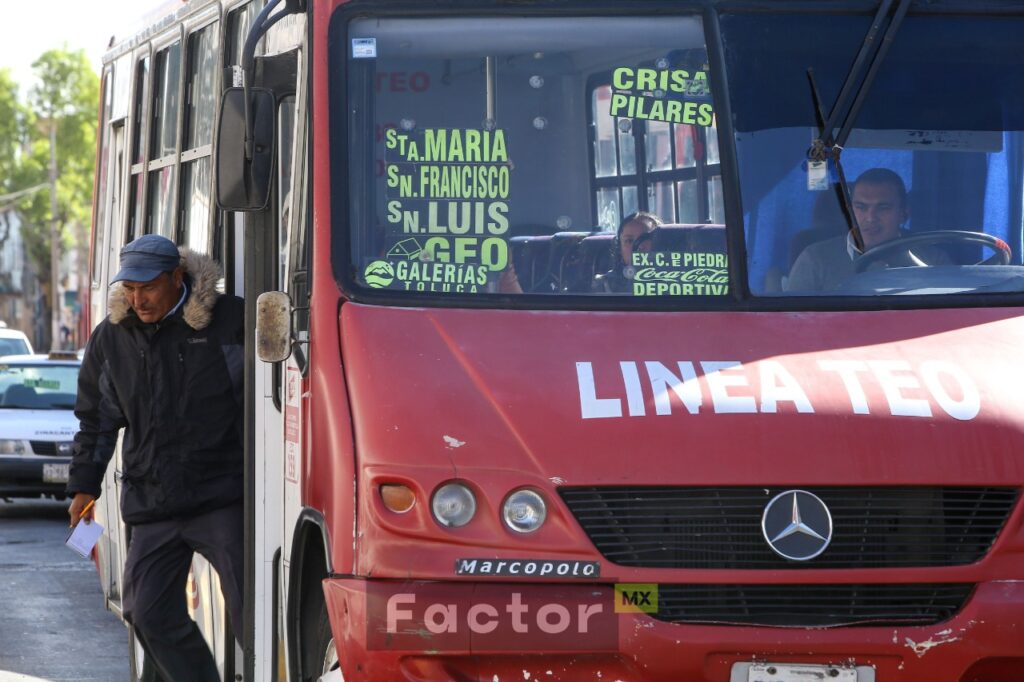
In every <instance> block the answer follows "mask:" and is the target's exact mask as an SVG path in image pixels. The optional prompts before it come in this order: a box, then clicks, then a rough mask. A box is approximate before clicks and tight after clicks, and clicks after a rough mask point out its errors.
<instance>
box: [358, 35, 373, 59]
mask: <svg viewBox="0 0 1024 682" xmlns="http://www.w3.org/2000/svg"><path fill="white" fill-rule="evenodd" d="M376 58H377V39H376V38H353V39H352V59H376Z"/></svg>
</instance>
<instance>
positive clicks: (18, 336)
mask: <svg viewBox="0 0 1024 682" xmlns="http://www.w3.org/2000/svg"><path fill="white" fill-rule="evenodd" d="M32 353H35V351H34V350H33V349H32V342H31V341H29V340H28V337H27V336H25V332H22V331H18V330H17V329H8V328H7V324H6V323H4V322H0V355H31V354H32Z"/></svg>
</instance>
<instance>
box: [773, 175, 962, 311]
mask: <svg viewBox="0 0 1024 682" xmlns="http://www.w3.org/2000/svg"><path fill="white" fill-rule="evenodd" d="M851 203H852V204H853V212H854V215H855V216H856V217H857V225H858V226H859V227H860V233H861V237H862V238H863V239H864V250H865V251H867V250H868V249H871V248H872V247H875V246H878V245H879V244H883V243H885V242H888V241H890V240H893V239H898V238H899V237H901V236H902V235H903V234H904V230H903V229H902V228H903V224H904V223H905V222H906V221H907V219H908V218H909V217H910V208H909V207H908V205H907V188H906V186H905V185H904V184H903V179H902V178H901V177H900V176H899V175H897V174H896V173H894V172H893V171H891V170H889V169H887V168H871V169H869V170H866V171H864V173H862V174H861V176H860V177H858V178H857V180H856V181H855V182H854V185H853V191H852V193H851ZM915 253H916V254H917V255H918V256H919V257H920V258H921V260H923V261H924V262H925V263H928V264H931V265H935V264H941V263H948V262H949V257H948V256H947V255H946V253H945V252H944V251H942V250H941V249H939V248H937V247H928V246H923V247H920V248H915ZM855 255H857V250H856V247H855V246H854V244H853V237H852V234H850V233H847V234H846V235H843V236H840V237H833V238H832V239H827V240H825V241H823V242H818V243H817V244H811V245H810V246H808V247H807V248H806V249H804V250H803V252H802V253H801V254H800V256H799V257H797V259H796V262H795V263H793V269H792V270H791V271H790V273H789V279H788V280H787V282H786V287H785V288H786V290H787V291H792V292H818V291H827V290H829V289H834V288H835V287H836V286H838V285H839V284H841V283H842V282H843V281H845V280H846V279H848V278H849V277H851V276H853V275H854V274H855V272H856V270H855V269H854V256H855Z"/></svg>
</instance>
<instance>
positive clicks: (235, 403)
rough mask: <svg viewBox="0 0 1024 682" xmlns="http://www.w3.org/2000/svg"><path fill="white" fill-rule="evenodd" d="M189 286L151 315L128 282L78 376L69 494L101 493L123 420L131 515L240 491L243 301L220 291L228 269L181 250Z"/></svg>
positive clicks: (140, 518) (221, 499)
mask: <svg viewBox="0 0 1024 682" xmlns="http://www.w3.org/2000/svg"><path fill="white" fill-rule="evenodd" d="M181 254H182V262H183V264H184V266H185V283H186V285H187V286H188V289H189V294H188V298H187V300H186V301H185V303H184V305H182V306H181V307H180V308H179V309H178V311H177V312H175V313H174V314H172V315H171V316H170V317H168V318H167V319H164V320H162V321H160V322H157V323H154V324H146V323H143V322H142V321H141V320H140V319H139V318H138V317H137V316H136V315H135V312H134V311H133V310H132V309H131V307H130V306H129V305H128V300H127V298H126V296H125V293H124V290H123V289H122V288H121V285H120V284H115V285H113V286H112V287H111V290H110V297H109V301H108V309H109V311H110V312H109V315H108V317H107V319H105V320H103V321H102V322H101V323H100V324H99V325H98V326H97V327H96V330H95V331H94V332H93V334H92V336H91V338H90V339H89V343H88V345H87V346H86V349H85V358H84V360H83V361H82V368H81V372H80V374H79V379H78V401H77V403H76V404H75V415H76V416H77V417H78V418H79V419H80V420H81V427H80V428H81V430H80V431H79V432H78V434H77V435H76V436H75V454H74V457H73V459H72V462H71V476H70V480H69V482H68V488H67V489H68V493H70V494H73V493H77V492H84V493H89V494H91V495H96V496H99V494H100V484H101V481H102V480H103V472H104V470H105V469H106V467H107V463H108V462H109V461H110V458H111V456H112V455H113V453H114V447H115V446H116V444H117V435H118V430H119V429H121V428H124V430H125V431H124V442H123V444H122V450H121V453H122V471H121V514H122V516H123V517H124V520H125V521H127V522H129V523H146V522H150V521H157V520H160V519H166V518H172V517H186V516H192V515H195V514H199V513H202V512H205V511H208V510H210V509H216V508H218V507H223V506H226V505H228V504H231V503H233V502H235V501H238V500H240V499H241V498H242V490H243V488H242V406H243V394H242V370H243V364H244V363H243V343H244V324H243V313H244V308H243V302H242V300H241V299H240V298H237V297H234V296H223V295H221V294H219V293H218V292H217V290H216V285H217V280H218V279H219V277H220V270H219V268H218V267H217V265H216V263H215V262H214V261H213V260H212V259H210V258H209V257H207V256H204V255H201V254H197V253H191V252H189V251H188V250H187V249H184V248H183V249H181Z"/></svg>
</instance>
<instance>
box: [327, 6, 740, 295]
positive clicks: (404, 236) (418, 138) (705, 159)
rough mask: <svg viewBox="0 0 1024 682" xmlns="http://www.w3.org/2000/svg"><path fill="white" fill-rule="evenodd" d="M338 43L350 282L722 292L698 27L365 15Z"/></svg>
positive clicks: (717, 204) (716, 184)
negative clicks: (342, 68)
mask: <svg viewBox="0 0 1024 682" xmlns="http://www.w3.org/2000/svg"><path fill="white" fill-rule="evenodd" d="M345 45H346V51H347V55H346V62H347V65H348V68H347V94H348V102H349V103H350V106H349V107H348V111H347V117H348V118H347V122H346V123H347V126H348V131H349V135H348V149H347V163H348V170H349V187H348V190H349V192H348V194H349V197H350V198H349V209H348V214H349V215H348V223H349V225H350V238H349V241H348V243H349V249H350V250H349V253H348V254H347V257H348V262H347V266H346V268H345V269H346V270H348V271H349V272H352V273H353V274H354V277H353V279H354V281H355V284H356V285H357V286H360V287H363V288H365V289H377V290H382V289H383V290H393V291H395V292H408V293H409V294H410V295H414V296H415V295H417V294H434V295H438V294H440V295H450V296H479V295H486V294H525V295H537V294H569V295H573V294H576V295H587V296H629V297H640V296H642V297H656V298H662V297H680V296H690V297H701V298H713V299H722V298H724V297H726V296H727V295H728V293H729V272H728V260H727V256H726V239H725V228H724V225H723V223H724V217H723V203H722V178H721V172H720V164H719V157H718V137H717V126H716V123H717V118H716V109H715V102H714V98H713V97H712V92H711V86H710V81H711V73H710V71H711V70H710V67H709V65H708V56H707V50H706V47H705V37H704V29H703V23H702V21H701V20H700V18H699V17H696V16H673V17H664V16H660V17H629V18H627V17H591V18H586V17H573V18H551V17H544V18H521V17H493V18H451V17H449V18H444V19H388V18H373V19H362V18H361V19H355V20H353V21H351V22H350V23H349V24H348V40H347V41H346V43H345Z"/></svg>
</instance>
